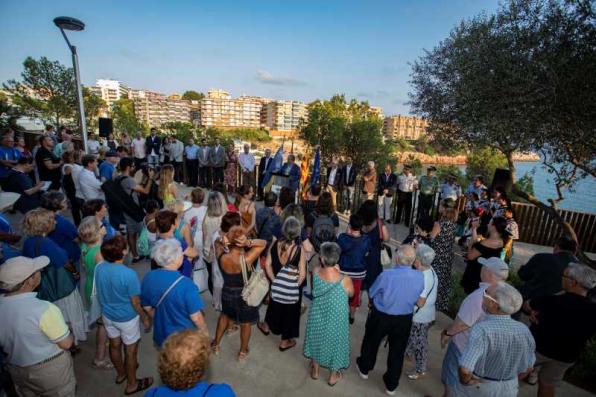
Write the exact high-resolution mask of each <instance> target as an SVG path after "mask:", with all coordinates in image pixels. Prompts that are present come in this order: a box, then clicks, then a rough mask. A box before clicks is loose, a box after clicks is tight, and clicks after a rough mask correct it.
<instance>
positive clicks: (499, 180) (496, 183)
mask: <svg viewBox="0 0 596 397" xmlns="http://www.w3.org/2000/svg"><path fill="white" fill-rule="evenodd" d="M511 184H512V183H511V172H509V170H506V169H503V168H497V169H496V170H495V176H493V183H492V184H491V185H490V190H491V192H492V191H494V190H495V188H497V187H500V188H502V189H504V190H505V191H506V192H507V193H511Z"/></svg>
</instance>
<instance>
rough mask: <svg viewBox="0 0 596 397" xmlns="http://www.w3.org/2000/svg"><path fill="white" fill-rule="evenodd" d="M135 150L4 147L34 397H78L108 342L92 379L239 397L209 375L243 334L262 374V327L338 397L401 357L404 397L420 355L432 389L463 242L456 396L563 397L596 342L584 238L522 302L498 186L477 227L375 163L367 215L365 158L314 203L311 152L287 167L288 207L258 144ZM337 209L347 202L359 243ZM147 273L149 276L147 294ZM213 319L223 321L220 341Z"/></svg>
mask: <svg viewBox="0 0 596 397" xmlns="http://www.w3.org/2000/svg"><path fill="white" fill-rule="evenodd" d="M119 139H120V142H117V141H116V139H115V137H114V136H109V137H108V138H107V139H105V140H104V141H103V142H101V143H100V142H98V141H96V140H95V139H94V137H93V136H91V137H90V139H89V141H88V142H87V144H88V147H87V149H88V153H87V154H84V153H82V152H81V151H80V150H76V149H75V146H74V145H73V144H72V136H71V134H70V133H69V132H68V130H66V129H64V130H62V129H61V131H60V133H59V134H57V133H55V132H54V130H53V128H51V127H49V128H48V129H47V131H46V132H45V133H44V134H42V135H41V136H40V137H39V140H38V145H37V146H36V147H34V148H31V151H29V150H27V148H26V147H22V146H23V145H21V143H18V144H17V142H21V141H22V140H21V139H16V138H15V134H14V133H13V132H12V131H10V130H7V131H3V132H2V135H1V140H2V147H1V148H0V154H2V159H0V184H1V186H2V189H3V190H4V191H11V192H15V193H18V194H20V197H19V199H18V200H17V201H16V202H15V204H14V206H13V209H14V211H18V212H20V213H22V214H23V221H22V227H21V228H20V232H19V233H16V232H15V231H14V229H13V227H12V226H13V225H11V224H10V222H9V220H8V219H7V218H6V217H4V216H2V215H0V244H1V246H0V247H1V252H2V257H1V261H2V264H0V289H1V290H2V295H1V296H0V318H3V319H8V321H5V322H4V323H3V325H2V327H0V346H1V348H2V364H3V365H2V370H3V372H2V373H3V377H2V379H3V380H2V382H3V386H4V387H5V389H6V390H12V392H14V393H16V395H18V396H74V395H75V390H76V378H75V374H74V367H73V357H75V358H74V360H76V355H77V354H78V353H79V352H80V350H81V344H83V343H86V341H87V339H88V334H89V332H94V333H95V354H94V357H93V360H92V362H91V365H92V367H93V368H95V369H97V370H98V371H99V370H104V371H113V372H115V377H114V379H113V380H114V381H115V383H116V384H119V385H120V384H122V385H123V386H122V388H123V392H124V394H125V395H131V394H135V393H138V392H141V391H146V392H145V396H149V397H153V396H176V395H180V396H181V395H198V396H200V395H202V396H234V395H235V394H234V391H233V390H232V388H231V387H230V386H229V385H227V384H209V383H208V382H206V381H205V380H204V379H203V378H204V374H205V372H206V370H207V367H208V363H209V360H210V357H211V356H217V355H218V354H219V352H220V349H221V345H222V343H225V342H224V339H223V336H224V335H226V334H228V335H233V334H234V333H238V334H239V338H240V348H239V350H238V352H237V359H238V361H240V362H245V361H247V360H249V359H250V351H251V350H250V344H251V342H250V339H251V332H252V330H253V325H256V327H257V330H259V331H260V332H261V333H262V334H263V335H265V336H268V335H271V334H273V335H275V336H277V337H279V345H278V348H279V351H280V352H286V351H288V350H291V349H294V348H296V347H297V346H298V345H299V343H300V337H301V332H303V342H302V353H303V355H304V356H305V357H306V358H307V359H309V360H310V366H309V376H310V378H311V379H312V380H317V379H319V377H320V372H321V368H324V369H326V370H328V376H327V377H326V383H327V384H328V385H329V386H330V387H333V386H335V385H336V384H337V383H338V382H340V381H341V380H342V378H343V376H344V371H345V370H346V369H347V368H348V367H349V366H351V365H354V366H355V368H356V370H357V372H358V374H359V375H360V377H361V378H362V379H363V380H366V379H368V378H369V374H370V373H371V372H372V371H374V369H375V365H376V359H377V355H378V351H379V348H380V346H381V344H382V343H385V345H386V346H388V351H387V363H386V369H385V372H384V375H383V383H384V388H385V391H386V393H387V394H388V395H394V394H395V393H396V391H397V389H398V386H399V382H400V377H401V374H402V369H403V366H404V359H405V358H408V359H409V360H410V361H411V362H412V368H411V369H408V371H407V379H408V380H410V381H418V380H420V381H422V382H423V381H424V378H425V377H426V376H427V375H428V361H429V341H428V336H429V330H430V329H431V327H432V326H433V325H434V324H435V320H436V316H437V312H447V311H448V310H449V308H450V305H451V304H452V302H450V300H451V297H452V293H451V291H452V289H453V288H454V287H455V286H454V285H453V275H454V271H453V264H454V260H455V259H454V256H455V251H456V250H457V241H458V237H459V243H460V244H461V246H462V249H463V252H464V255H465V258H466V268H465V272H464V273H463V277H462V280H461V285H462V287H463V289H464V291H465V293H466V295H467V296H466V298H465V299H464V300H463V302H462V303H461V305H460V306H459V309H458V311H457V315H456V316H455V318H454V319H453V322H452V324H451V325H450V326H449V327H447V328H445V329H444V330H443V331H442V332H441V344H442V346H443V347H444V348H446V351H445V355H444V359H443V363H442V370H441V380H442V382H443V384H444V386H445V395H448V396H515V395H517V392H518V387H519V385H518V380H519V379H523V380H526V381H527V382H529V383H535V382H538V384H539V387H538V395H539V396H553V395H555V390H556V386H557V385H558V384H559V383H560V382H561V380H562V379H563V376H564V374H565V371H566V370H567V369H569V368H570V367H571V366H572V365H573V363H574V362H576V361H577V360H578V358H579V355H580V353H581V351H582V349H583V347H584V345H585V344H586V342H587V341H588V340H589V339H590V338H591V337H592V336H593V335H594V333H595V332H596V304H595V303H593V301H592V298H591V296H590V294H591V291H593V290H594V288H595V287H596V271H594V270H593V269H591V268H590V267H588V266H586V265H583V264H581V263H580V261H579V260H578V258H577V257H576V256H575V254H576V250H577V248H578V247H577V243H576V242H575V241H574V240H570V239H568V238H566V237H561V238H560V239H559V240H558V242H557V245H556V246H555V249H554V252H553V254H538V255H536V256H534V257H533V258H532V259H531V260H530V261H529V262H528V263H527V264H525V265H524V266H522V267H521V268H520V269H519V272H518V274H519V277H520V278H521V280H522V281H523V285H522V286H521V287H520V289H519V291H518V289H516V288H515V287H513V286H512V285H511V284H509V283H508V280H510V278H509V275H510V274H511V273H512V272H514V271H515V270H514V269H513V268H512V266H511V264H510V259H511V255H512V250H513V248H512V241H513V240H515V239H516V238H517V237H518V236H519V230H518V226H517V224H516V223H515V221H514V216H513V210H512V207H511V202H510V201H509V199H508V198H507V196H506V192H505V191H503V190H501V189H494V191H492V192H491V197H490V198H489V195H488V193H489V191H488V189H487V188H486V186H485V185H484V182H483V179H482V177H480V176H479V177H476V178H475V179H474V181H473V182H472V184H471V185H470V186H469V187H468V189H467V190H466V192H465V193H463V194H465V195H466V197H467V205H466V208H465V209H464V211H462V213H461V214H460V213H458V210H457V208H456V200H457V199H458V198H459V197H460V196H461V195H462V191H461V188H460V187H459V186H458V185H457V184H456V183H455V181H454V180H453V178H451V177H450V178H448V181H446V182H445V183H444V184H442V185H440V184H439V181H438V178H437V177H436V176H435V175H434V173H435V171H436V169H435V168H434V167H429V168H428V169H427V174H426V175H423V176H421V177H416V176H415V175H414V174H413V173H412V167H411V166H409V165H407V164H406V165H404V167H403V171H402V172H401V173H400V174H399V175H396V174H394V173H393V172H392V167H391V166H390V165H387V166H385V167H384V170H383V172H382V173H380V174H378V175H377V172H376V170H375V164H374V163H373V162H369V164H368V167H367V169H366V170H364V172H363V173H362V181H363V183H362V190H363V194H364V195H365V196H366V200H364V201H363V202H362V204H361V205H360V206H359V208H357V209H356V210H355V211H354V213H351V212H350V211H349V209H351V208H353V205H352V203H353V200H354V194H355V189H356V188H359V186H356V175H358V170H357V169H356V167H355V165H353V164H352V162H351V160H350V159H345V160H344V162H343V164H342V165H341V166H340V164H339V162H338V161H336V160H334V161H332V163H331V164H330V166H329V168H328V170H327V173H326V180H325V182H324V183H322V184H314V185H312V186H311V187H310V189H308V191H307V194H306V195H305V196H304V197H302V195H297V194H296V192H297V191H298V188H299V181H300V176H301V175H300V167H298V166H297V165H296V164H295V159H294V156H293V155H289V156H288V161H287V163H286V164H284V166H283V168H282V169H283V171H282V172H284V173H285V174H286V175H287V176H288V177H289V181H290V182H289V185H288V186H285V187H282V188H281V189H280V191H279V193H278V194H276V193H274V192H273V191H270V190H265V191H263V189H262V188H263V187H262V186H256V185H255V183H256V182H255V180H256V179H261V176H260V175H264V174H265V173H266V171H267V170H268V167H270V165H271V162H272V158H271V153H270V152H269V151H267V152H266V155H265V156H264V157H262V158H261V160H260V163H259V165H257V164H256V161H255V158H254V155H253V154H252V153H251V152H250V147H249V146H248V145H245V146H244V147H243V152H242V153H240V154H239V155H237V154H236V153H235V151H234V150H233V148H232V147H230V148H224V147H223V146H222V145H221V144H220V142H219V141H218V140H216V141H215V146H213V147H209V146H207V145H205V144H204V142H201V145H200V146H197V145H194V143H193V142H192V141H190V142H188V145H186V146H185V145H184V144H183V143H182V142H180V141H179V140H177V139H176V138H172V137H163V138H162V137H160V136H158V135H157V130H156V129H152V130H151V134H150V135H149V136H147V137H143V136H142V135H141V134H138V135H137V136H136V138H135V139H131V138H129V137H127V136H126V135H125V134H122V135H121V136H120V137H119ZM15 141H16V142H15ZM19 147H21V149H19ZM58 148H60V149H58ZM184 162H186V165H185V168H186V172H185V174H186V177H187V179H186V180H185V181H186V183H187V184H188V185H190V187H191V188H192V190H191V192H190V193H189V194H188V195H184V194H183V193H182V189H181V186H182V182H183V181H184V179H183V178H182V175H183V174H184V173H183V171H182V169H183V167H184ZM255 169H256V172H257V173H259V175H255ZM238 170H239V172H237V171H238ZM195 171H196V172H195ZM238 176H240V178H241V181H237V180H236V178H237V177H238ZM199 186H200V187H199ZM236 186H239V187H238V188H237V189H236ZM416 191H419V192H418V193H419V194H418V205H415V200H414V199H413V194H414V192H416ZM438 193H440V194H441V199H440V201H439V205H438V208H436V211H435V208H434V207H435V195H436V194H438ZM338 194H339V195H340V198H341V200H345V202H346V203H348V204H347V206H344V207H343V208H346V215H348V225H347V227H346V228H342V227H341V226H340V218H339V216H338V212H337V207H338V201H339V200H338ZM231 196H232V197H234V198H235V200H232V201H230V197H231ZM394 197H397V201H396V205H393V199H394ZM257 198H260V199H262V200H263V206H262V207H259V208H257V206H256V205H255V199H257ZM416 209H417V212H416V214H414V211H415V210H416ZM69 212H70V213H71V215H72V216H71V217H69V216H65V215H66V214H67V213H69ZM435 212H436V213H435ZM70 218H72V221H71V219H70ZM401 221H403V222H404V224H406V225H409V223H410V222H411V223H412V226H413V227H412V229H411V230H412V233H411V234H410V235H409V236H408V237H407V238H406V239H405V240H404V241H403V242H402V243H398V244H397V248H390V247H391V246H393V245H395V243H391V241H392V237H393V238H395V237H396V236H391V232H390V228H389V227H388V224H389V223H391V222H395V223H398V222H401ZM20 240H22V241H20ZM144 260H146V261H148V262H149V263H150V271H148V272H147V273H145V274H144V276H143V277H142V278H139V276H138V273H137V270H140V269H142V267H141V266H146V265H143V263H146V262H142V261H144ZM364 302H367V303H368V305H367V306H368V307H367V308H365V309H360V306H361V305H362V304H363V303H364ZM206 304H210V305H211V306H212V307H213V309H214V310H215V311H216V312H217V313H218V319H217V323H216V324H207V321H206V319H205V316H204V308H205V305H206ZM261 309H262V310H261ZM359 310H362V311H364V310H366V311H368V316H367V319H366V323H365V326H364V337H363V340H362V341H361V343H360V345H359V346H358V347H357V346H351V343H350V328H351V327H353V326H355V325H354V324H356V323H355V319H356V314H357V312H358V311H359ZM302 316H305V317H306V326H305V328H304V329H301V321H300V319H301V317H302ZM210 328H211V329H212V330H214V332H213V333H210V331H209V329H210ZM141 329H143V330H144V331H146V332H149V331H150V330H151V329H152V330H153V333H152V338H153V343H154V345H155V348H156V354H158V355H159V375H160V380H161V385H159V386H155V385H154V383H156V382H155V380H154V379H152V378H151V377H148V376H141V375H139V373H140V372H143V371H145V370H146V368H145V363H143V362H139V359H138V356H139V341H140V340H141V338H142V335H143V333H142V332H141ZM353 348H356V349H358V350H357V351H358V354H357V358H356V360H355V362H351V359H350V351H351V349H353ZM211 359H213V357H211ZM8 379H10V380H8ZM9 385H11V386H10V387H9ZM8 393H10V391H9V392H8ZM9 395H10V394H9Z"/></svg>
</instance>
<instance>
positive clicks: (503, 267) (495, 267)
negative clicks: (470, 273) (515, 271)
mask: <svg viewBox="0 0 596 397" xmlns="http://www.w3.org/2000/svg"><path fill="white" fill-rule="evenodd" d="M478 263H480V264H481V265H482V266H485V267H486V268H487V269H488V270H490V271H491V272H493V273H494V274H496V275H497V276H500V277H501V278H502V279H503V280H506V279H507V277H508V276H509V266H508V265H507V263H505V262H504V261H503V260H502V259H501V258H497V257H496V256H493V257H490V258H482V257H481V258H478Z"/></svg>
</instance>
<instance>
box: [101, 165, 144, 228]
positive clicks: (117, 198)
mask: <svg viewBox="0 0 596 397" xmlns="http://www.w3.org/2000/svg"><path fill="white" fill-rule="evenodd" d="M125 178H128V177H126V176H119V177H118V178H116V179H113V180H108V181H105V182H104V183H103V184H102V185H101V189H102V190H103V191H104V193H105V195H106V204H107V205H108V208H109V209H110V211H112V210H113V211H115V212H120V213H125V214H126V215H128V216H129V217H131V218H132V219H134V221H135V222H141V221H143V219H144V218H145V211H143V209H142V208H141V207H140V206H139V205H138V204H137V203H136V202H135V201H134V199H133V198H132V195H130V194H127V193H126V191H125V190H124V188H123V187H122V181H123V180H124V179H125Z"/></svg>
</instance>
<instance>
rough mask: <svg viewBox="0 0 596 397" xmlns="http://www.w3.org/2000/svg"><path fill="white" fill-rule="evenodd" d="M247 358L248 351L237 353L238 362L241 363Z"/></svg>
mask: <svg viewBox="0 0 596 397" xmlns="http://www.w3.org/2000/svg"><path fill="white" fill-rule="evenodd" d="M247 358H248V352H240V353H238V362H240V363H242V362H244V361H246V359H247Z"/></svg>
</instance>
